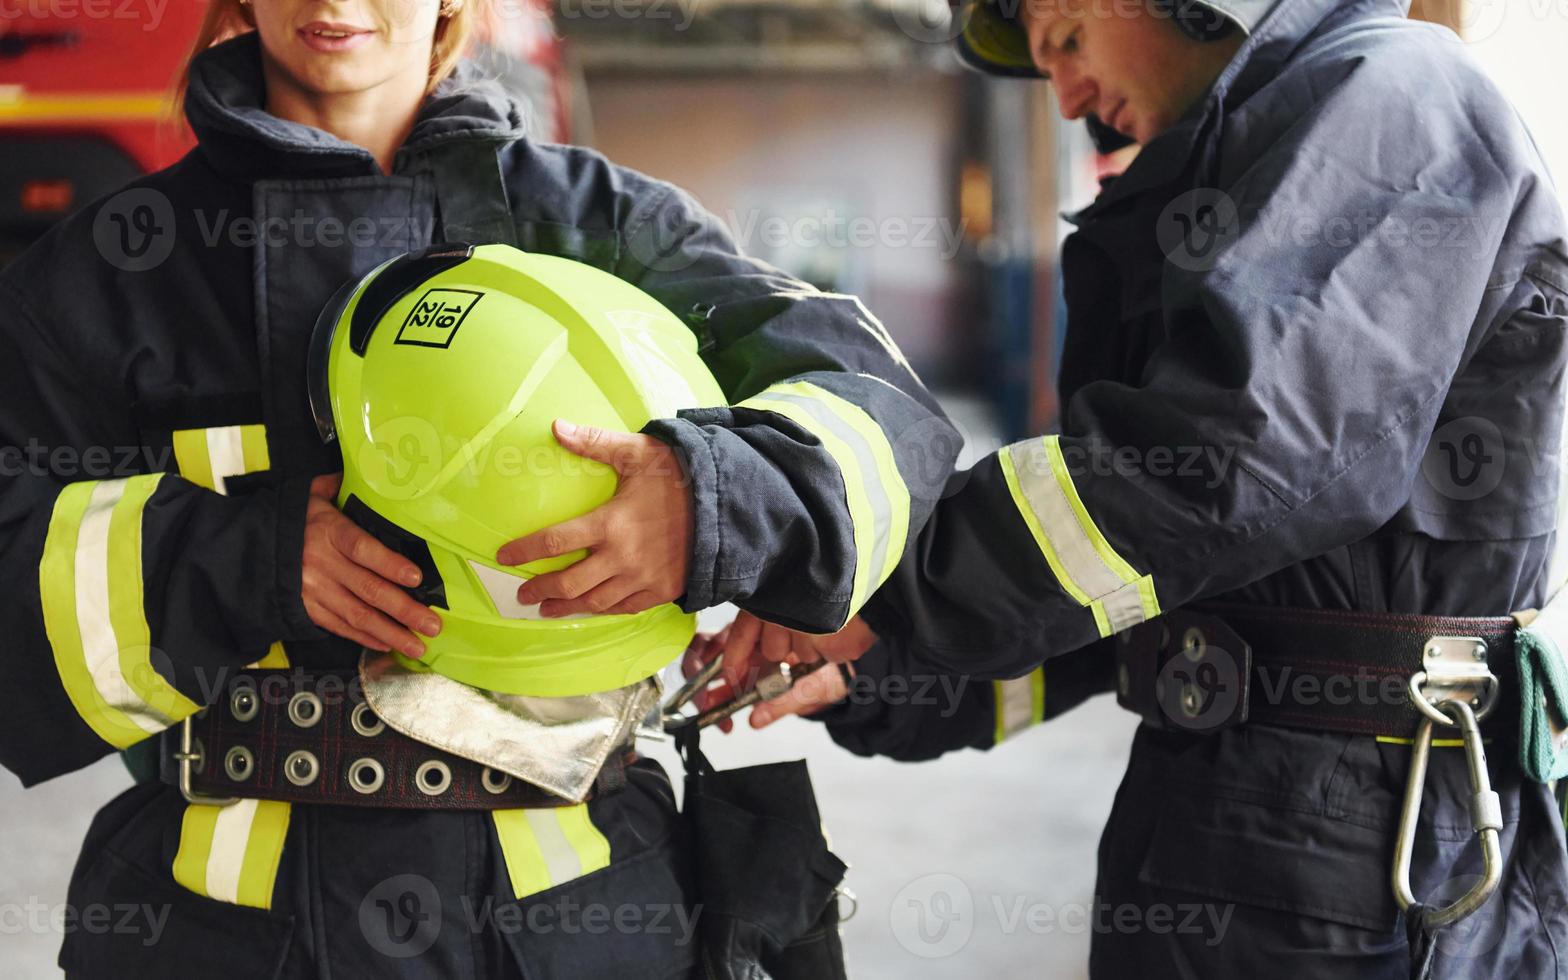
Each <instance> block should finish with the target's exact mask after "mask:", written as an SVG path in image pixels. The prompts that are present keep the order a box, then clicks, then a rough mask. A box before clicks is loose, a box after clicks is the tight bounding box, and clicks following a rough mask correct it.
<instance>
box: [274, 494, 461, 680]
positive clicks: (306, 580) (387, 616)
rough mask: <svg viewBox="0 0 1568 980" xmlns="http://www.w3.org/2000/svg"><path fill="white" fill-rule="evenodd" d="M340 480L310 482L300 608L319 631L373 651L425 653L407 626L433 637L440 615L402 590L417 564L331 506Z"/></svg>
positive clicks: (413, 582) (416, 576)
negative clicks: (321, 630) (334, 634)
mask: <svg viewBox="0 0 1568 980" xmlns="http://www.w3.org/2000/svg"><path fill="white" fill-rule="evenodd" d="M342 483H343V475H342V474H341V473H334V474H331V475H328V476H318V477H316V479H314V480H313V481H311V484H310V503H309V505H308V507H307V509H306V511H305V551H304V555H303V557H302V562H303V566H302V569H301V572H300V598H301V599H303V600H304V602H305V611H306V612H307V613H309V614H310V619H311V622H313V623H315V624H316V625H317V626H319V627H321V628H322V629H324V630H328V631H330V632H333V633H336V634H337V635H338V636H341V637H344V638H345V639H349V640H353V641H354V642H355V643H359V644H362V645H364V646H366V647H369V648H370V649H372V650H381V651H386V650H390V649H396V650H398V651H399V652H400V653H405V654H407V655H408V656H410V657H420V656H423V655H424V653H425V644H424V643H423V642H422V641H421V640H420V639H419V637H417V636H415V635H414V634H413V633H412V632H410V630H418V631H419V632H421V633H424V634H425V635H427V636H435V635H436V634H438V633H440V632H441V620H440V619H439V618H438V617H437V616H436V614H435V613H434V612H432V611H431V610H430V608H429V607H428V606H425V605H422V604H420V603H419V602H416V601H415V600H414V599H413V598H412V597H411V596H409V594H408V593H407V592H404V591H403V588H402V587H403V586H407V587H409V588H412V587H414V586H417V585H418V584H419V580H420V572H419V567H418V566H417V565H415V564H414V563H413V562H411V561H409V560H408V559H407V558H404V557H403V556H402V555H399V554H398V553H396V552H395V551H393V550H392V549H390V548H388V547H387V546H386V545H384V544H382V543H381V542H380V541H377V540H376V539H375V537H374V536H372V535H371V534H370V533H369V532H368V531H365V530H364V529H363V528H361V527H360V526H359V525H357V524H355V523H354V522H353V521H351V520H349V519H348V518H347V517H346V516H344V514H343V512H342V511H340V510H338V509H337V507H336V506H335V505H334V504H333V502H332V500H333V498H334V497H335V496H337V492H338V487H339V486H341V485H342Z"/></svg>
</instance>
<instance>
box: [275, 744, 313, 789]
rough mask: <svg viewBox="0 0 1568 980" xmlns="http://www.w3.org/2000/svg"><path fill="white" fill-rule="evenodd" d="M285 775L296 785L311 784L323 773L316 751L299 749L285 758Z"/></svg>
mask: <svg viewBox="0 0 1568 980" xmlns="http://www.w3.org/2000/svg"><path fill="white" fill-rule="evenodd" d="M283 775H285V776H287V777H288V780H289V782H291V783H293V784H294V785H295V786H309V785H310V784H311V783H313V782H315V781H316V777H317V776H319V775H321V763H320V762H318V761H316V754H315V753H314V752H308V751H306V750H305V749H299V750H297V751H294V752H290V753H289V757H288V758H287V759H284V760H283Z"/></svg>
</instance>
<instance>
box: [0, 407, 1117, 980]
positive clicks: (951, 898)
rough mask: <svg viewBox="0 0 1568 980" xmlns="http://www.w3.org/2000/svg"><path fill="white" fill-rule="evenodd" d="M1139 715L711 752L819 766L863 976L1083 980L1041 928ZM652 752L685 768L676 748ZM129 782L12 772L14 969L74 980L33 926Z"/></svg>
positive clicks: (113, 770)
mask: <svg viewBox="0 0 1568 980" xmlns="http://www.w3.org/2000/svg"><path fill="white" fill-rule="evenodd" d="M944 405H945V407H947V409H948V411H949V413H950V414H951V415H952V416H953V418H954V419H955V421H956V422H957V423H958V425H959V427H960V428H961V429H962V430H964V431H965V433H966V435H967V436H968V437H969V446H968V449H967V451H966V453H965V458H964V460H961V461H960V464H961V465H968V463H969V462H970V461H972V460H973V458H974V457H975V456H976V455H977V454H978V453H984V452H988V451H990V450H991V449H994V448H995V446H996V439H995V437H994V436H993V435H992V434H991V433H992V432H993V431H994V428H993V427H992V426H991V425H990V423H989V420H988V419H987V417H986V415H985V412H984V409H983V408H982V407H981V406H980V405H979V404H978V403H976V402H973V401H964V400H957V399H944ZM731 615H733V611H732V610H731V611H729V612H726V611H723V610H711V611H709V612H708V613H705V614H704V615H703V618H702V623H703V626H704V628H706V629H714V628H716V627H717V626H719V625H721V624H722V623H723V622H726V621H727V619H728V618H729V617H730V616H731ZM1134 727H1135V721H1134V718H1133V716H1132V715H1130V714H1128V713H1126V712H1123V711H1121V710H1120V709H1119V708H1117V707H1116V705H1115V703H1114V701H1113V700H1111V699H1109V698H1100V699H1097V700H1096V701H1093V702H1090V703H1089V704H1087V705H1084V706H1083V707H1081V708H1079V709H1078V710H1076V711H1074V712H1072V713H1070V714H1068V715H1067V716H1065V717H1064V718H1062V719H1059V720H1057V721H1055V722H1053V723H1052V724H1049V725H1044V726H1041V727H1039V728H1037V729H1035V730H1034V731H1031V732H1029V733H1027V734H1025V735H1022V736H1019V737H1018V738H1017V739H1015V740H1014V741H1011V742H1009V743H1007V744H1006V745H1005V746H1003V747H1002V748H1000V749H997V750H995V751H992V752H987V753H981V752H961V753H955V754H952V755H948V756H947V757H945V758H943V759H939V760H936V761H934V762H928V763H921V764H918V765H899V764H896V763H893V762H889V761H886V760H883V759H861V758H858V757H856V756H852V755H850V754H849V753H847V752H844V751H842V750H840V749H839V748H838V747H837V746H835V745H834V744H833V743H832V741H831V740H830V739H829V738H828V737H827V734H826V732H825V731H824V730H822V729H821V727H820V726H818V725H815V724H813V723H810V722H807V721H801V720H798V719H790V720H788V721H785V722H781V723H780V724H778V725H775V726H773V727H772V728H770V729H768V730H766V731H763V732H752V731H750V730H749V729H746V730H744V731H738V732H737V733H736V734H734V735H730V736H718V735H716V736H714V737H712V738H708V739H706V740H705V742H704V750H705V751H706V752H707V753H708V754H709V756H710V758H711V759H712V760H713V762H714V764H715V765H717V766H719V767H720V768H730V767H734V766H743V765H752V764H756V763H761V762H773V761H779V760H783V759H796V758H805V759H806V760H807V761H808V763H809V765H810V768H811V773H812V776H813V780H814V782H815V784H816V790H817V797H818V800H819V802H820V805H821V808H822V813H823V819H824V822H825V823H826V825H827V827H828V830H829V832H830V834H831V835H832V840H833V846H834V850H835V851H836V852H837V853H838V854H839V856H840V857H842V858H844V860H846V861H847V862H849V864H850V865H851V870H850V877H849V880H848V885H849V887H850V888H851V890H852V891H854V892H855V894H856V896H857V897H858V899H859V910H858V913H857V914H856V915H855V917H854V918H853V919H852V920H850V921H849V922H847V923H846V924H845V926H844V940H845V946H846V949H847V952H848V956H849V960H850V972H851V976H852V977H854V978H855V980H911V978H913V980H971V978H974V977H984V978H986V980H1042V978H1044V980H1075V978H1080V977H1083V976H1085V975H1086V971H1085V967H1084V965H1085V960H1086V957H1087V951H1088V945H1089V943H1088V940H1089V937H1088V934H1087V933H1086V932H1084V931H1083V930H1081V929H1079V930H1076V931H1071V930H1069V929H1067V928H1066V927H1065V923H1064V924H1063V925H1062V926H1058V927H1057V928H1055V929H1053V930H1051V931H1042V932H1035V931H1031V930H1030V928H1029V925H1028V924H1029V923H1030V922H1031V921H1034V922H1036V923H1039V922H1055V921H1059V920H1066V922H1072V921H1081V918H1079V913H1078V912H1077V909H1079V908H1081V907H1083V906H1087V905H1088V904H1089V903H1090V902H1091V900H1092V897H1093V886H1094V851H1095V847H1096V845H1097V844H1098V842H1099V834H1100V828H1101V826H1102V825H1103V823H1104V821H1105V816H1106V814H1107V813H1108V812H1109V810H1110V804H1111V797H1112V795H1113V794H1114V792H1115V789H1116V785H1117V783H1118V782H1119V780H1120V778H1121V773H1122V769H1123V765H1124V762H1125V760H1126V756H1127V746H1128V744H1129V742H1130V740H1131V737H1132V730H1133V728H1134ZM641 748H642V749H643V750H644V751H646V752H648V754H650V755H653V756H655V757H657V758H659V759H660V761H661V762H663V763H664V765H665V767H666V769H668V770H669V771H670V772H672V773H679V772H680V765H679V763H678V761H677V760H676V759H675V756H674V752H673V751H672V749H671V748H670V747H669V746H668V745H665V744H659V743H644V744H643V745H642V746H641ZM129 784H130V779H129V777H128V776H127V775H126V772H125V768H124V767H123V766H122V765H121V764H120V762H119V760H118V759H117V758H113V757H111V758H108V759H105V760H102V761H100V762H99V763H97V764H96V765H94V766H91V767H89V768H87V769H85V770H83V771H81V772H77V773H73V774H71V775H69V776H64V777H62V778H60V779H56V780H53V781H51V782H49V783H46V784H44V785H42V786H39V787H35V788H34V789H32V790H30V791H28V792H27V793H25V794H24V793H23V792H22V789H21V786H20V784H19V783H18V782H17V780H16V779H15V778H14V777H13V776H11V775H10V773H8V772H5V771H4V770H0V814H4V817H3V824H0V829H3V831H4V832H3V833H0V956H3V962H4V966H3V967H0V976H4V977H5V978H7V980H51V978H57V977H59V975H60V973H59V970H58V969H56V967H55V965H54V961H55V955H56V953H57V951H58V949H59V946H60V935H59V933H58V932H56V931H53V930H51V929H49V928H43V929H37V928H33V927H31V925H30V923H31V922H32V921H33V920H34V919H35V918H37V916H35V915H34V914H33V913H32V912H31V911H30V910H33V909H36V908H38V907H39V906H47V907H51V908H52V907H56V906H58V905H60V904H61V903H63V902H64V901H65V889H66V883H67V880H68V879H69V877H70V873H71V867H72V865H73V863H74V862H75V860H76V854H77V850H78V848H79V846H80V844H81V840H82V837H83V835H84V833H85V831H86V828H87V824H88V822H89V821H90V820H91V818H92V815H93V813H94V812H95V811H96V810H97V809H98V807H99V806H101V805H102V804H103V803H104V802H105V801H106V800H108V799H109V798H110V797H112V796H113V795H114V794H116V793H118V792H120V791H121V790H122V789H123V788H125V787H126V786H128V785H129ZM677 786H679V780H677ZM1042 908H1043V909H1045V910H1048V911H1049V912H1050V913H1052V914H1051V915H1049V916H1042V915H1040V914H1039V911H1040V910H1041V909H1042ZM1032 913H1033V914H1032ZM596 980H597V978H596Z"/></svg>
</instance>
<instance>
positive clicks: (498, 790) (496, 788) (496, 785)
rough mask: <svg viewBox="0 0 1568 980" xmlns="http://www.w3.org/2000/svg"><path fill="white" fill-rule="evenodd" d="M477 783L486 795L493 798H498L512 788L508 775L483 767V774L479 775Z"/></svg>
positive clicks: (510, 778)
mask: <svg viewBox="0 0 1568 980" xmlns="http://www.w3.org/2000/svg"><path fill="white" fill-rule="evenodd" d="M479 782H480V784H481V785H483V786H484V788H485V792H486V793H490V794H491V795H494V796H500V795H501V794H502V793H505V792H506V791H507V790H509V789H511V788H512V776H511V774H510V773H504V772H497V771H496V770H494V769H491V768H490V767H489V766H485V770H484V772H482V773H480V774H479Z"/></svg>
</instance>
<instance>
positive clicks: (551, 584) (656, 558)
mask: <svg viewBox="0 0 1568 980" xmlns="http://www.w3.org/2000/svg"><path fill="white" fill-rule="evenodd" d="M554 432H555V437H556V440H557V441H559V442H560V444H561V446H562V448H564V449H567V450H570V451H571V452H573V453H575V454H577V455H578V456H582V457H585V458H587V459H591V460H595V461H597V462H600V463H605V464H608V465H609V466H611V467H614V469H615V472H616V475H617V476H618V477H620V482H619V485H618V486H617V488H616V491H615V496H614V497H611V498H610V499H609V500H608V501H607V502H605V503H604V504H602V505H600V506H599V507H596V508H594V509H593V510H591V511H589V512H588V513H586V514H584V515H582V516H581V517H575V518H573V519H571V520H569V521H563V522H561V523H560V524H555V525H552V526H550V527H547V528H543V529H541V530H538V531H535V532H534V533H533V534H529V535H526V536H524V537H521V538H518V539H516V540H514V541H510V542H508V543H507V544H506V545H505V546H503V547H502V548H501V550H500V551H499V552H498V553H497V554H496V561H497V563H499V564H502V565H526V564H529V563H531V562H536V561H540V560H542V559H545V558H555V557H558V556H561V555H567V554H570V553H572V552H574V551H579V550H586V551H588V552H589V556H588V557H587V558H584V559H583V560H582V561H579V562H578V563H577V564H575V565H571V566H568V567H567V568H563V569H561V570H560V571H556V572H549V573H547V574H544V575H538V576H535V577H534V578H531V579H529V580H528V581H527V582H525V583H523V585H522V586H521V587H520V588H519V589H518V590H517V601H518V602H519V603H520V604H522V605H525V606H527V605H534V604H536V603H537V604H538V605H539V614H540V615H541V616H544V617H546V618H556V617H560V616H571V615H575V614H577V613H613V614H623V613H626V614H629V613H639V612H642V611H644V610H646V609H652V608H653V607H654V606H658V605H661V604H663V603H666V602H671V601H673V600H675V599H676V598H678V597H679V596H680V595H681V593H683V592H685V591H686V566H687V564H688V562H689V559H690V556H691V535H692V501H691V488H690V487H689V486H688V485H687V481H686V478H685V476H684V474H683V473H682V471H681V467H680V465H679V463H678V462H677V460H676V458H675V452H674V450H672V449H670V447H669V446H667V445H665V444H664V443H662V442H660V441H659V440H657V439H655V438H653V437H652V436H644V435H637V434H635V433H626V432H612V431H609V430H607V429H599V428H594V427H592V426H577V425H573V424H572V423H570V422H567V421H564V420H559V421H557V422H556V423H555V428H554Z"/></svg>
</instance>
